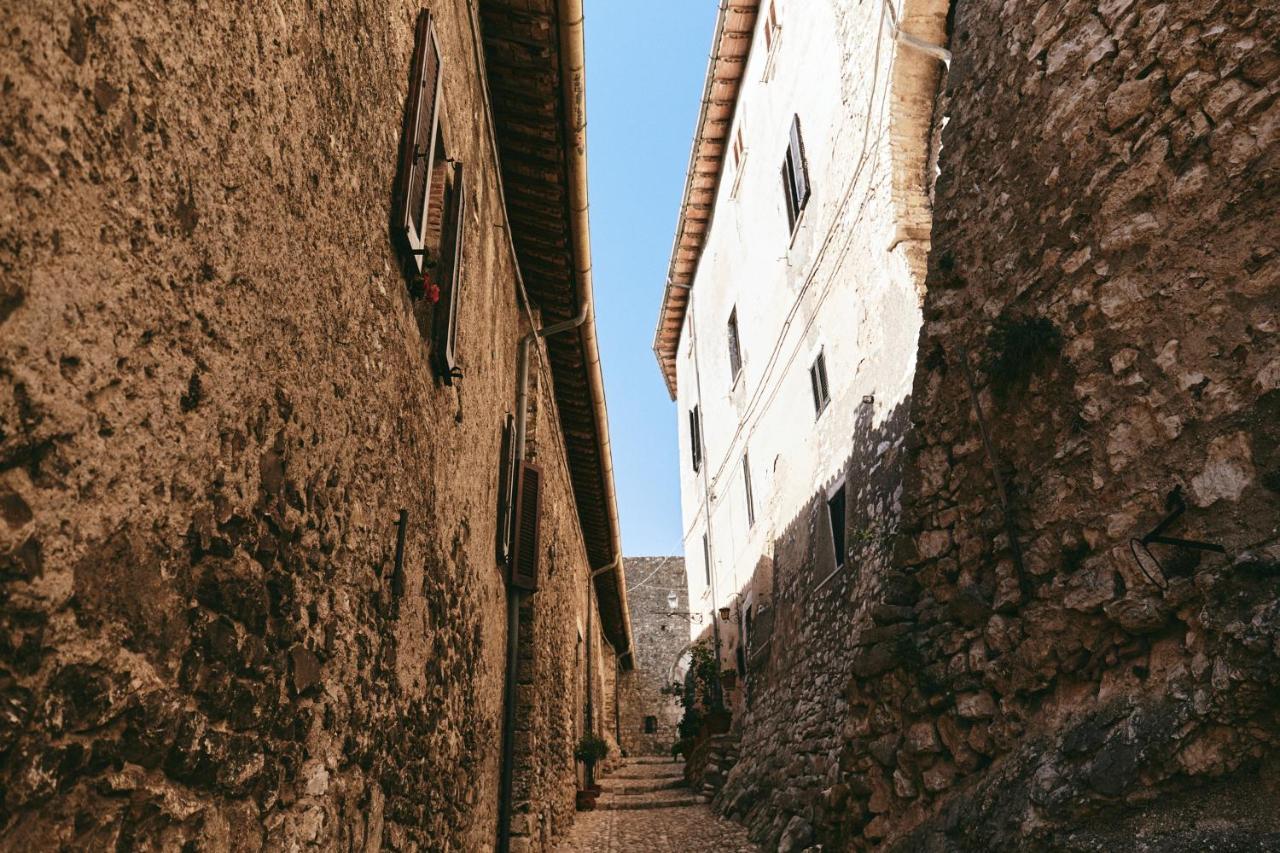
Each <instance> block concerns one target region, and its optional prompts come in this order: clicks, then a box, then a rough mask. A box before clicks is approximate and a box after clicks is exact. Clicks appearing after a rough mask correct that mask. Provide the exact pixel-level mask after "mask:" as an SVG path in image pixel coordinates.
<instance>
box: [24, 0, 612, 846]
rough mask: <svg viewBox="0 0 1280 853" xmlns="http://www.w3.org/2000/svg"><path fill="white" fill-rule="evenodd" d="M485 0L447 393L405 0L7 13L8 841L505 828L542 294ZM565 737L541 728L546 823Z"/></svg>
mask: <svg viewBox="0 0 1280 853" xmlns="http://www.w3.org/2000/svg"><path fill="white" fill-rule="evenodd" d="M469 7H470V4H467V3H464V2H463V0H452V2H438V3H435V4H433V12H434V13H435V16H436V24H437V31H438V34H439V38H440V43H441V49H442V53H443V56H444V60H445V66H444V91H445V97H446V99H447V116H446V121H447V122H448V123H449V129H450V134H451V135H450V138H451V144H452V145H454V146H456V156H459V157H461V158H462V159H463V160H464V162H466V163H467V166H468V170H467V176H468V187H469V189H468V195H469V198H468V211H469V212H470V217H469V219H468V221H467V222H466V226H465V228H466V233H467V235H468V236H467V250H466V254H465V258H464V261H463V268H464V273H463V275H464V277H465V279H466V280H467V281H469V282H471V283H474V284H475V285H476V286H474V287H469V288H468V289H467V290H466V295H465V298H464V300H463V301H462V303H461V309H460V310H461V315H460V342H459V347H460V358H461V361H462V367H463V370H464V372H465V377H464V379H463V380H462V381H461V382H460V383H459V384H457V385H455V386H453V387H445V386H442V385H440V384H439V383H438V381H436V380H434V379H433V371H432V368H431V364H430V362H429V355H430V353H429V344H428V342H427V340H426V339H425V338H424V337H423V335H422V334H421V333H420V332H419V326H418V324H417V322H416V321H415V317H414V313H413V306H412V305H411V304H410V301H409V298H408V296H407V294H406V289H405V286H404V282H403V279H402V278H401V277H400V275H399V274H398V272H397V270H396V268H395V259H394V257H393V254H392V252H391V248H390V245H389V241H388V236H387V230H388V229H387V226H388V209H389V203H390V195H391V192H390V188H391V183H392V177H393V174H394V170H395V164H396V152H397V146H398V144H399V134H400V128H401V121H402V115H403V108H404V99H405V88H406V83H407V79H408V68H409V57H410V52H411V49H412V40H413V24H414V19H415V16H416V13H417V9H418V4H417V3H408V2H392V1H391V0H377V1H376V2H372V3H364V4H359V5H358V6H350V5H347V4H328V3H320V4H313V3H301V2H292V0H285V2H282V3H278V4H271V5H269V6H255V5H252V4H251V5H245V4H239V3H222V2H215V3H211V4H203V5H201V6H200V7H199V9H198V10H197V9H195V8H187V7H181V8H179V7H175V6H173V5H172V4H168V3H162V2H144V0H137V2H103V3H74V4H72V3H54V2H35V3H28V4H20V5H19V6H13V7H11V8H10V9H9V10H8V11H7V13H6V26H5V31H4V34H3V36H0V67H3V68H4V90H5V95H4V98H3V102H2V104H0V188H2V189H3V197H4V199H5V204H4V205H3V214H0V217H2V218H0V270H3V274H2V275H0V377H2V379H0V506H2V507H3V521H2V522H0V589H2V592H0V595H2V596H3V604H2V605H0V623H3V627H2V630H0V694H3V706H4V709H5V712H4V714H3V716H2V717H0V779H2V781H0V789H2V790H3V792H4V793H3V802H2V803H0V839H3V843H2V844H0V846H5V847H14V848H20V847H24V846H27V847H31V846H34V847H39V848H43V847H47V846H58V845H67V846H72V847H80V848H107V847H116V846H118V847H122V848H123V847H129V848H134V847H137V848H152V847H155V848H159V847H165V848H177V847H180V846H183V845H184V844H187V843H189V842H190V843H196V844H199V845H200V846H207V847H209V848H211V849H227V848H230V847H231V846H232V842H233V840H234V844H235V846H236V847H237V848H243V849H254V848H262V847H269V848H272V849H281V848H290V847H300V846H305V845H307V844H315V845H318V846H320V847H323V848H326V849H332V848H338V847H342V848H364V847H372V848H376V847H378V846H379V845H383V846H386V847H389V848H392V849H398V848H409V847H415V846H416V847H418V848H423V849H440V848H442V847H445V848H449V849H467V850H474V849H484V848H485V847H487V846H488V845H490V844H491V843H492V839H493V837H494V833H495V827H496V798H497V787H498V758H499V756H498V753H499V744H500V742H501V709H502V701H503V697H502V681H503V666H504V648H505V636H506V631H505V625H504V623H505V591H504V585H503V579H502V575H501V572H500V570H499V568H498V566H497V564H496V561H495V556H494V542H495V524H496V522H495V508H496V505H497V473H498V459H499V455H500V453H499V447H500V442H501V430H502V424H503V420H504V417H505V415H506V414H507V413H508V412H509V411H510V410H511V408H512V406H513V403H514V398H515V357H516V341H517V340H518V338H519V336H520V335H521V334H522V333H523V332H524V331H525V330H526V324H525V321H524V320H523V314H522V312H521V311H520V310H519V308H518V305H517V300H516V275H515V270H514V267H513V262H512V258H511V254H510V246H509V242H508V240H507V237H506V235H505V233H504V232H503V231H502V230H501V228H500V227H499V226H500V225H501V224H502V223H503V222H504V221H505V217H504V216H503V212H502V209H501V198H500V195H499V193H498V192H497V186H498V181H497V173H496V165H495V162H494V157H493V151H492V148H491V145H490V143H489V136H488V133H487V131H486V129H485V127H484V125H483V124H478V123H476V122H477V121H481V122H482V121H485V120H487V115H488V111H487V110H486V109H485V107H484V105H483V101H482V98H483V89H482V85H481V80H480V78H479V73H478V68H479V65H478V62H477V52H476V49H475V41H474V38H475V36H474V30H473V28H472V25H471V22H470V21H469V18H468V15H469ZM537 369H538V370H539V371H541V370H542V367H541V366H539V367H538V368H537ZM550 387H551V382H550V381H549V377H545V376H544V377H543V381H542V383H541V384H540V386H539V389H540V390H539V391H538V393H539V394H540V395H541V396H542V398H543V403H542V405H541V407H540V414H539V419H540V421H541V423H540V424H539V430H538V436H539V448H540V454H541V461H542V463H543V466H544V470H545V471H546V491H545V493H544V494H545V496H544V506H545V507H546V508H547V514H546V517H545V518H544V528H543V543H544V548H545V549H546V550H545V553H544V566H546V568H547V571H546V574H547V577H546V579H545V583H544V588H543V590H542V591H541V592H539V593H538V594H537V596H535V598H534V599H533V603H532V605H531V607H532V609H533V610H534V611H535V615H534V616H533V624H534V626H535V628H534V634H533V635H532V636H533V637H534V654H533V657H534V658H535V659H536V660H537V661H538V664H537V665H538V667H539V670H538V681H537V683H536V684H534V685H533V694H534V695H532V696H531V697H530V700H529V703H528V705H527V707H526V714H527V715H532V716H533V717H534V718H535V727H536V726H540V725H543V723H542V722H541V721H542V720H543V719H544V718H545V719H546V720H549V721H553V722H549V723H546V725H547V726H548V727H549V728H550V729H555V727H556V726H560V725H561V721H563V720H571V719H572V715H573V714H574V713H576V710H575V708H574V702H575V701H576V699H575V697H574V696H573V694H572V693H571V692H569V691H566V690H564V689H563V686H564V684H565V683H567V682H568V681H569V680H570V679H572V677H573V673H572V670H571V667H572V662H573V656H572V654H569V655H567V656H566V655H565V654H564V650H565V649H566V648H569V649H571V648H572V646H571V643H572V642H573V639H572V638H573V636H574V633H575V630H576V628H575V625H576V624H578V623H585V622H586V616H585V613H586V602H585V598H586V595H585V590H586V588H587V565H586V560H585V556H584V551H583V545H582V539H581V534H580V533H579V531H578V527H577V520H576V514H575V513H574V512H573V509H572V507H573V504H572V492H571V490H570V484H569V477H568V473H567V471H566V469H565V466H564V460H563V448H562V445H561V444H560V443H559V441H558V437H557V436H558V433H557V427H556V420H555V416H554V412H555V407H554V403H553V402H552V400H551V397H550V394H549V389H550ZM402 509H405V510H407V512H408V530H407V533H408V535H407V543H406V549H405V559H404V564H403V567H402V568H400V569H397V567H396V565H395V559H394V555H395V545H396V523H397V518H398V514H399V512H400V511H401V510H402ZM551 602H555V603H554V606H552V604H551ZM596 624H598V620H597V622H596ZM565 740H566V739H565V738H562V739H561V740H559V741H556V740H552V739H550V738H548V739H540V740H537V741H536V742H534V743H532V744H529V745H527V748H528V749H529V750H530V751H531V752H530V754H531V755H533V759H532V760H533V761H536V762H538V763H540V764H542V765H544V766H546V767H547V768H549V770H548V774H549V775H548V776H547V777H546V778H544V779H542V780H541V781H540V783H539V787H536V788H534V789H533V794H532V796H536V797H540V798H544V799H546V800H553V801H554V809H556V810H558V811H557V813H558V814H559V815H560V816H561V817H560V820H559V822H560V823H561V824H563V823H564V822H565V821H566V820H568V815H567V813H566V809H567V808H569V807H571V803H572V791H573V765H572V761H571V760H568V761H566V760H565V750H566V748H567V747H566V744H565V742H564V741H565ZM553 759H555V760H553Z"/></svg>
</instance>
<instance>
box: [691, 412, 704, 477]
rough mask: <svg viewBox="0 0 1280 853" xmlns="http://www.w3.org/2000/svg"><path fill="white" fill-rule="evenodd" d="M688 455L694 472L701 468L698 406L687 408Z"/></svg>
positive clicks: (700, 427) (700, 423)
mask: <svg viewBox="0 0 1280 853" xmlns="http://www.w3.org/2000/svg"><path fill="white" fill-rule="evenodd" d="M689 455H690V459H691V461H692V462H693V471H694V473H695V474H696V473H697V472H698V471H701V470H702V412H701V411H700V410H699V407H698V406H694V407H693V408H692V409H690V410H689Z"/></svg>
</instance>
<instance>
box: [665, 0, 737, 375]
mask: <svg viewBox="0 0 1280 853" xmlns="http://www.w3.org/2000/svg"><path fill="white" fill-rule="evenodd" d="M759 11H760V2H759V0H721V3H720V12H719V15H718V17H717V19H716V31H715V36H714V38H713V39H712V43H711V57H710V59H709V60H708V62H707V77H706V83H705V84H704V86H703V91H702V108H701V110H700V112H699V114H698V125H697V129H696V131H695V133H694V136H693V150H692V151H691V152H690V154H689V168H688V171H687V172H686V174H685V183H684V200H683V201H682V202H681V204H680V218H679V220H678V221H677V222H676V236H675V243H674V245H673V246H672V248H671V264H670V266H669V267H668V268H667V286H666V289H665V290H664V291H663V294H662V310H661V311H660V312H659V314H658V328H657V330H656V331H655V333H654V337H653V352H654V355H655V356H657V358H658V368H659V369H660V370H661V371H662V378H663V379H665V380H666V383H667V391H668V393H670V394H671V399H673V400H674V399H675V398H676V351H677V350H678V349H679V346H680V331H681V329H682V328H683V327H684V315H685V310H686V308H687V307H688V305H689V291H690V290H691V289H692V288H693V278H694V275H695V273H696V272H697V269H698V261H699V260H700V259H701V257H702V248H703V246H704V245H705V244H706V239H707V234H708V233H710V230H711V218H712V214H713V208H714V206H715V200H716V193H717V192H718V190H719V188H720V178H721V176H722V175H723V173H724V160H725V152H726V151H727V150H728V148H729V134H730V132H731V131H732V129H733V115H734V112H735V111H736V110H737V105H738V91H739V89H740V88H741V84H742V77H743V74H744V73H745V72H746V67H747V59H748V57H749V56H750V54H751V41H752V38H753V36H754V33H755V27H756V17H757V15H758V14H759Z"/></svg>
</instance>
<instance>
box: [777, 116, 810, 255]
mask: <svg viewBox="0 0 1280 853" xmlns="http://www.w3.org/2000/svg"><path fill="white" fill-rule="evenodd" d="M781 172H782V194H783V201H784V204H785V207H786V211H787V228H788V232H789V233H790V234H791V236H792V237H794V236H795V234H796V231H797V229H798V228H799V225H800V220H801V217H802V215H803V214H804V211H805V208H806V207H808V205H809V199H810V197H812V195H813V183H812V182H811V181H810V179H809V157H808V154H807V153H806V152H805V147H804V132H803V130H802V129H801V126H800V115H799V113H796V114H793V115H792V117H791V128H790V130H789V131H788V133H787V150H786V153H785V154H784V155H783V157H782V170H781ZM802 188H803V192H802V191H801V189H802Z"/></svg>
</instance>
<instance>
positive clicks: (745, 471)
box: [742, 453, 756, 527]
mask: <svg viewBox="0 0 1280 853" xmlns="http://www.w3.org/2000/svg"><path fill="white" fill-rule="evenodd" d="M742 485H743V487H744V489H745V490H746V496H747V527H755V524H756V502H755V497H754V496H753V495H752V494H751V462H750V461H749V460H748V459H747V454H745V453H744V454H742Z"/></svg>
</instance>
